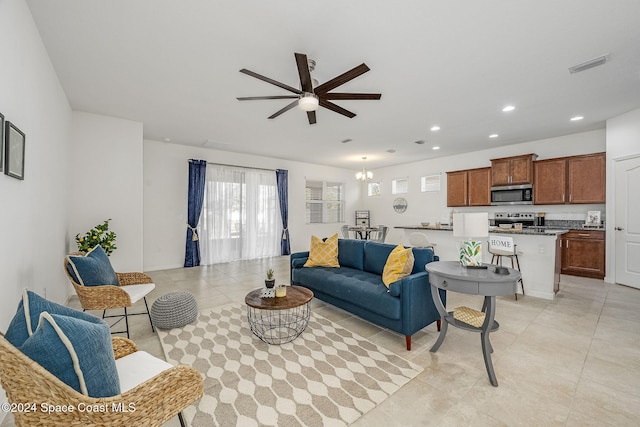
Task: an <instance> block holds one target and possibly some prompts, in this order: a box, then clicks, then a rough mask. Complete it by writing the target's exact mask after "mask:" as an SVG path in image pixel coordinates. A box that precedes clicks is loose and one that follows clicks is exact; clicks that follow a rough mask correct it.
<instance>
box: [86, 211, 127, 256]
mask: <svg viewBox="0 0 640 427" xmlns="http://www.w3.org/2000/svg"><path fill="white" fill-rule="evenodd" d="M109 221H111V218H109V219H108V220H106V221H105V222H103V223H102V224H98V225H96V226H95V227H94V228H92V229H91V230H89V231H87V232H86V233H85V235H84V236H80V234H79V233H78V234H76V244H77V245H78V250H79V251H80V252H91V250H92V249H93V248H95V247H96V246H98V245H100V246H102V249H104V251H105V252H106V253H107V255H111V252H113V251H114V250H115V249H117V247H116V233H114V232H113V231H109Z"/></svg>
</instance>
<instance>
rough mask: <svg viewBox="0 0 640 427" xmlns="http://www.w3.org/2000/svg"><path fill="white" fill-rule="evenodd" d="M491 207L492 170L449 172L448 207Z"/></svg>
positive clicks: (479, 169)
mask: <svg viewBox="0 0 640 427" xmlns="http://www.w3.org/2000/svg"><path fill="white" fill-rule="evenodd" d="M489 205H491V168H478V169H468V170H462V171H454V172H447V206H450V207H455V206H489Z"/></svg>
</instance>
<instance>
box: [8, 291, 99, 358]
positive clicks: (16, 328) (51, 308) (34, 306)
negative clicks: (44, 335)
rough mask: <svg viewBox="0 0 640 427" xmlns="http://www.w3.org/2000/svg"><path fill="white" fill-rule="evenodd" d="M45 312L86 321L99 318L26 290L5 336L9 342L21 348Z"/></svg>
mask: <svg viewBox="0 0 640 427" xmlns="http://www.w3.org/2000/svg"><path fill="white" fill-rule="evenodd" d="M43 311H46V312H48V313H49V314H62V315H64V316H69V317H75V318H78V319H83V320H86V321H92V319H97V317H95V316H93V315H91V314H89V313H85V312H82V311H80V310H75V309H73V308H70V307H65V306H64V305H60V304H56V303H55V302H52V301H49V300H47V299H44V298H42V297H41V296H40V295H38V294H36V293H34V292H31V291H30V290H27V289H25V290H24V291H23V292H22V299H21V300H20V302H19V303H18V309H17V310H16V314H15V315H14V316H13V319H12V320H11V323H10V324H9V328H8V329H7V333H6V334H5V338H6V339H7V341H9V342H10V343H11V344H13V346H14V347H20V346H21V345H22V344H23V343H24V342H25V341H26V340H27V338H29V337H30V336H31V335H33V333H34V332H35V330H36V327H37V326H38V322H39V321H40V313H42V312H43Z"/></svg>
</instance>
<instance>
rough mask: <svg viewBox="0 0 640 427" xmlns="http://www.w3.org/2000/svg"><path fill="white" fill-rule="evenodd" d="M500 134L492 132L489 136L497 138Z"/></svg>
mask: <svg viewBox="0 0 640 427" xmlns="http://www.w3.org/2000/svg"><path fill="white" fill-rule="evenodd" d="M498 136H499V135H498V134H497V133H492V134H491V135H489V138H497V137H498Z"/></svg>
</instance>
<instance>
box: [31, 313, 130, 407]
mask: <svg viewBox="0 0 640 427" xmlns="http://www.w3.org/2000/svg"><path fill="white" fill-rule="evenodd" d="M92 317H93V319H91V321H87V320H84V319H78V318H75V317H68V316H63V315H60V314H49V313H47V312H46V311H45V312H42V313H41V314H40V319H39V322H38V327H37V328H36V330H35V332H34V333H33V335H31V336H30V337H29V338H28V339H27V340H26V341H25V342H24V344H22V346H20V347H19V350H20V351H22V352H23V353H24V354H25V355H26V356H28V357H29V358H30V359H31V360H33V361H35V362H37V363H38V364H39V365H40V366H42V367H43V368H45V369H46V370H47V371H49V372H51V373H52V374H53V375H55V376H56V377H58V378H59V379H60V380H61V381H62V382H64V383H65V384H67V385H68V386H70V387H72V388H73V389H75V390H76V391H78V392H79V393H82V394H83V395H85V396H90V397H110V396H115V395H118V394H120V379H119V378H118V370H117V368H116V360H115V356H114V354H113V346H112V344H111V333H110V331H109V326H108V325H107V324H106V323H105V322H104V321H102V319H98V318H97V317H94V316H92Z"/></svg>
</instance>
